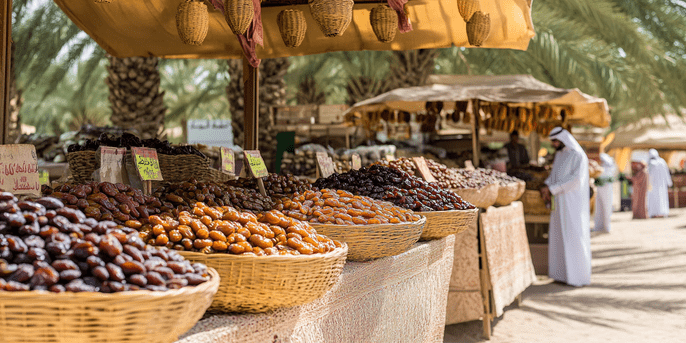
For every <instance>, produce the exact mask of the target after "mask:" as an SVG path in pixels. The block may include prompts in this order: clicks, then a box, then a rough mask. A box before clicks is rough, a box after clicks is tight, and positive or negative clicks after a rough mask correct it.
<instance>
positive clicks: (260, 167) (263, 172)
mask: <svg viewBox="0 0 686 343" xmlns="http://www.w3.org/2000/svg"><path fill="white" fill-rule="evenodd" d="M243 155H244V156H245V160H246V161H247V162H248V168H249V169H250V171H251V172H252V175H253V176H254V177H265V176H267V175H268V172H267V166H266V165H265V164H264V160H263V159H262V155H260V151H259V150H246V151H243Z"/></svg>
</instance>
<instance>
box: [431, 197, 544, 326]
mask: <svg viewBox="0 0 686 343" xmlns="http://www.w3.org/2000/svg"><path fill="white" fill-rule="evenodd" d="M481 238H483V239H481ZM454 254H455V258H454V260H453V272H452V275H451V278H450V288H449V293H448V303H447V306H448V307H447V310H446V321H445V323H446V325H450V324H455V323H461V322H466V321H471V320H478V319H482V320H483V321H484V336H486V337H487V338H488V337H490V330H491V321H492V320H493V319H494V318H495V317H499V316H501V315H502V314H503V309H504V308H505V307H506V306H508V305H510V304H511V303H512V302H514V301H515V300H516V299H518V298H519V296H520V294H521V293H522V292H523V291H524V290H525V289H526V288H527V287H529V286H530V285H531V284H532V283H533V282H534V281H535V280H536V275H535V273H534V267H533V263H532V261H531V252H530V250H529V241H528V238H527V235H526V227H525V225H524V210H523V205H522V203H521V202H519V201H515V202H513V203H512V204H510V205H508V206H502V207H489V208H488V209H487V210H485V211H484V210H481V211H480V214H479V219H478V221H475V222H474V223H473V224H472V225H471V226H470V227H469V229H467V231H465V232H463V233H462V234H461V235H458V236H457V238H456V241H455V247H454Z"/></svg>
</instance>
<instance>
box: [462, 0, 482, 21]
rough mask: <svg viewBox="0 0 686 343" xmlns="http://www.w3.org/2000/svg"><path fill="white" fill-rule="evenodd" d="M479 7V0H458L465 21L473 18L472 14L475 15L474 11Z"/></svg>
mask: <svg viewBox="0 0 686 343" xmlns="http://www.w3.org/2000/svg"><path fill="white" fill-rule="evenodd" d="M479 9H480V8H479V0H457V10H458V11H460V15H461V16H462V19H464V21H465V23H466V22H468V21H469V19H471V18H472V15H474V12H476V11H478V10H479Z"/></svg>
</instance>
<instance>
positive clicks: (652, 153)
mask: <svg viewBox="0 0 686 343" xmlns="http://www.w3.org/2000/svg"><path fill="white" fill-rule="evenodd" d="M648 156H650V157H649V158H650V159H651V160H652V159H658V158H660V154H659V153H658V152H657V150H655V149H650V150H648Z"/></svg>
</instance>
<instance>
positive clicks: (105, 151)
mask: <svg viewBox="0 0 686 343" xmlns="http://www.w3.org/2000/svg"><path fill="white" fill-rule="evenodd" d="M98 150H99V151H100V181H101V182H111V183H125V182H124V155H126V148H114V147H110V146H101V147H99V148H98Z"/></svg>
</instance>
